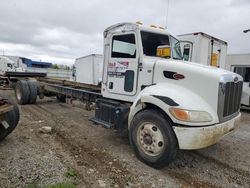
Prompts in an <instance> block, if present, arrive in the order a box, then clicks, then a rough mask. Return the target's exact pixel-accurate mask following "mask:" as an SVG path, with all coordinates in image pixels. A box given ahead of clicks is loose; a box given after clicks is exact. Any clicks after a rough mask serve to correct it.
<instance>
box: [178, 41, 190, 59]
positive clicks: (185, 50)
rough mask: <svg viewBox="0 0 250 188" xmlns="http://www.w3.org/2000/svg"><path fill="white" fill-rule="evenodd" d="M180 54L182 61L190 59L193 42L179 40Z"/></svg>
mask: <svg viewBox="0 0 250 188" xmlns="http://www.w3.org/2000/svg"><path fill="white" fill-rule="evenodd" d="M180 44H181V49H182V56H183V60H184V61H192V50H193V44H192V43H190V42H186V41H181V42H180Z"/></svg>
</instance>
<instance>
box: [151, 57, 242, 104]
mask: <svg viewBox="0 0 250 188" xmlns="http://www.w3.org/2000/svg"><path fill="white" fill-rule="evenodd" d="M148 61H152V59H150V60H148ZM235 81H242V77H241V76H240V75H238V74H235V73H233V72H229V71H226V70H224V69H220V68H217V67H212V66H205V65H200V64H197V63H191V62H186V61H177V60H169V59H166V60H165V59H159V58H155V59H154V75H153V83H154V84H160V83H168V84H172V85H173V86H178V87H183V88H185V89H187V90H189V91H190V92H193V93H195V94H197V95H198V96H200V97H202V98H203V99H204V100H205V101H207V103H208V105H210V106H211V107H212V108H213V109H216V108H217V105H218V93H219V92H218V91H219V83H220V82H235Z"/></svg>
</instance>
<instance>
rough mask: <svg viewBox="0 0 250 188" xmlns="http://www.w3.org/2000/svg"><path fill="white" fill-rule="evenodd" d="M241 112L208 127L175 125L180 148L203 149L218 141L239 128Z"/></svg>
mask: <svg viewBox="0 0 250 188" xmlns="http://www.w3.org/2000/svg"><path fill="white" fill-rule="evenodd" d="M240 118H241V114H240V113H239V115H238V116H236V117H235V118H233V119H231V120H229V121H226V122H224V123H221V124H216V125H211V126H206V127H178V126H174V127H173V129H174V132H175V135H176V137H177V140H178V143H179V148H180V149H187V150H192V149H201V148H205V147H208V146H211V145H213V144H215V143H217V142H218V141H219V140H220V139H221V138H222V137H223V136H225V135H227V134H228V133H230V132H232V131H234V130H236V129H237V128H239V125H240Z"/></svg>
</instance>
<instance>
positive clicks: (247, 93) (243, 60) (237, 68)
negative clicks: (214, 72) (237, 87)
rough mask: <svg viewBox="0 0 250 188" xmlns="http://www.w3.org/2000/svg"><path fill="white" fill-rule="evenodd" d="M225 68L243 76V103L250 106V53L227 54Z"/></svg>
mask: <svg viewBox="0 0 250 188" xmlns="http://www.w3.org/2000/svg"><path fill="white" fill-rule="evenodd" d="M225 68H226V69H227V70H230V71H232V72H236V73H237V74H239V75H241V76H242V77H243V92H242V98H241V105H243V106H247V107H250V54H230V55H227V63H226V67H225Z"/></svg>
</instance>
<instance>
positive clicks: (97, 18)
mask: <svg viewBox="0 0 250 188" xmlns="http://www.w3.org/2000/svg"><path fill="white" fill-rule="evenodd" d="M167 2H168V0H153V1H152V0H137V1H134V0H105V1H104V0H88V1H87V0H0V54H1V55H2V54H3V52H4V54H5V55H17V56H24V57H28V58H32V59H34V60H43V61H50V62H53V63H61V64H69V65H70V64H72V63H73V62H74V59H75V58H77V57H80V56H84V55H87V54H89V53H102V32H103V30H104V29H105V28H106V27H108V26H110V25H111V24H115V23H118V22H136V21H141V22H143V23H144V24H145V25H150V24H155V25H158V26H165V25H166V23H167V28H168V31H169V32H171V33H172V34H173V35H178V34H184V33H190V32H197V31H202V32H205V33H208V34H210V35H213V36H215V37H217V38H220V39H222V40H225V41H227V42H228V53H250V32H249V33H246V34H244V33H243V32H242V31H243V30H245V29H250V0H206V1H205V0H169V8H168V9H167V7H168V6H167V5H168V3H167ZM167 10H168V19H166V15H167ZM166 20H167V21H166Z"/></svg>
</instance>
